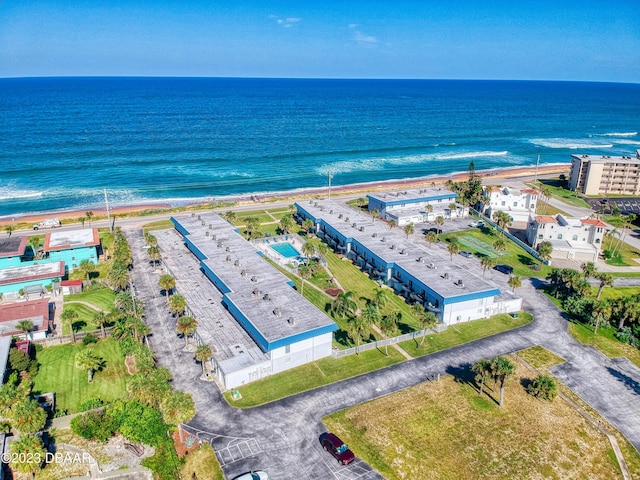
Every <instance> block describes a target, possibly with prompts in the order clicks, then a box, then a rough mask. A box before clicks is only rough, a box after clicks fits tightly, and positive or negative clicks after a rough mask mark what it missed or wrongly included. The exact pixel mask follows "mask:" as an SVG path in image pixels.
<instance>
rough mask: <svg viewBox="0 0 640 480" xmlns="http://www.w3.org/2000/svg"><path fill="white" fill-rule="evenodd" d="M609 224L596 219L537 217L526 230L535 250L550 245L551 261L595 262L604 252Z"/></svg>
mask: <svg viewBox="0 0 640 480" xmlns="http://www.w3.org/2000/svg"><path fill="white" fill-rule="evenodd" d="M605 229H606V224H605V223H603V222H602V221H600V220H598V219H596V218H580V219H578V218H567V217H564V216H563V215H556V216H555V217H552V216H550V215H537V216H535V217H533V218H532V219H531V221H530V222H529V224H528V226H527V241H528V242H529V245H531V246H532V247H533V248H537V247H538V245H539V244H540V243H542V242H545V241H546V242H551V245H552V246H553V253H552V256H551V258H556V259H570V260H581V261H586V262H595V261H596V260H597V259H598V255H600V250H601V249H602V239H603V238H604V233H605Z"/></svg>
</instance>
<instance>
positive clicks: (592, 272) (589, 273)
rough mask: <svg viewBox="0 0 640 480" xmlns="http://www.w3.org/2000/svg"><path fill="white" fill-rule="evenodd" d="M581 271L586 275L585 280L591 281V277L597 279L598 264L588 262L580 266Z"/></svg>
mask: <svg viewBox="0 0 640 480" xmlns="http://www.w3.org/2000/svg"><path fill="white" fill-rule="evenodd" d="M580 270H582V274H583V275H584V279H585V280H589V278H591V277H595V276H596V274H597V273H598V271H597V270H596V264H595V263H593V262H586V263H583V264H582V265H580Z"/></svg>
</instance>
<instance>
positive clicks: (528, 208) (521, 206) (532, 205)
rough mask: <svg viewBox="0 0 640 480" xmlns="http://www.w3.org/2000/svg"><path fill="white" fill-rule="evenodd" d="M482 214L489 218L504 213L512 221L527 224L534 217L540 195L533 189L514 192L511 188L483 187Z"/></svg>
mask: <svg viewBox="0 0 640 480" xmlns="http://www.w3.org/2000/svg"><path fill="white" fill-rule="evenodd" d="M482 190H483V198H484V212H483V213H484V214H485V215H486V216H487V217H490V218H491V216H492V215H493V214H494V213H495V212H498V211H502V212H506V213H508V214H509V216H511V219H512V221H515V222H528V221H529V217H532V216H535V214H536V205H537V204H538V198H539V197H540V194H539V193H538V192H537V191H536V190H533V189H524V190H516V189H514V188H511V187H496V186H487V187H483V188H482Z"/></svg>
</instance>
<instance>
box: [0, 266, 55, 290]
mask: <svg viewBox="0 0 640 480" xmlns="http://www.w3.org/2000/svg"><path fill="white" fill-rule="evenodd" d="M64 273H65V272H64V262H48V263H38V264H37V265H27V266H25V267H9V268H4V269H2V270H0V285H3V284H8V283H18V282H26V281H30V280H39V279H46V278H54V277H62V276H64Z"/></svg>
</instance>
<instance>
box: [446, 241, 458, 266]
mask: <svg viewBox="0 0 640 480" xmlns="http://www.w3.org/2000/svg"><path fill="white" fill-rule="evenodd" d="M453 240H454V239H451V243H450V244H449V245H448V246H447V250H448V251H449V255H450V256H451V261H452V262H453V256H454V255H455V254H456V253H458V252H459V251H460V246H459V245H458V242H456V241H453Z"/></svg>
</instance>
